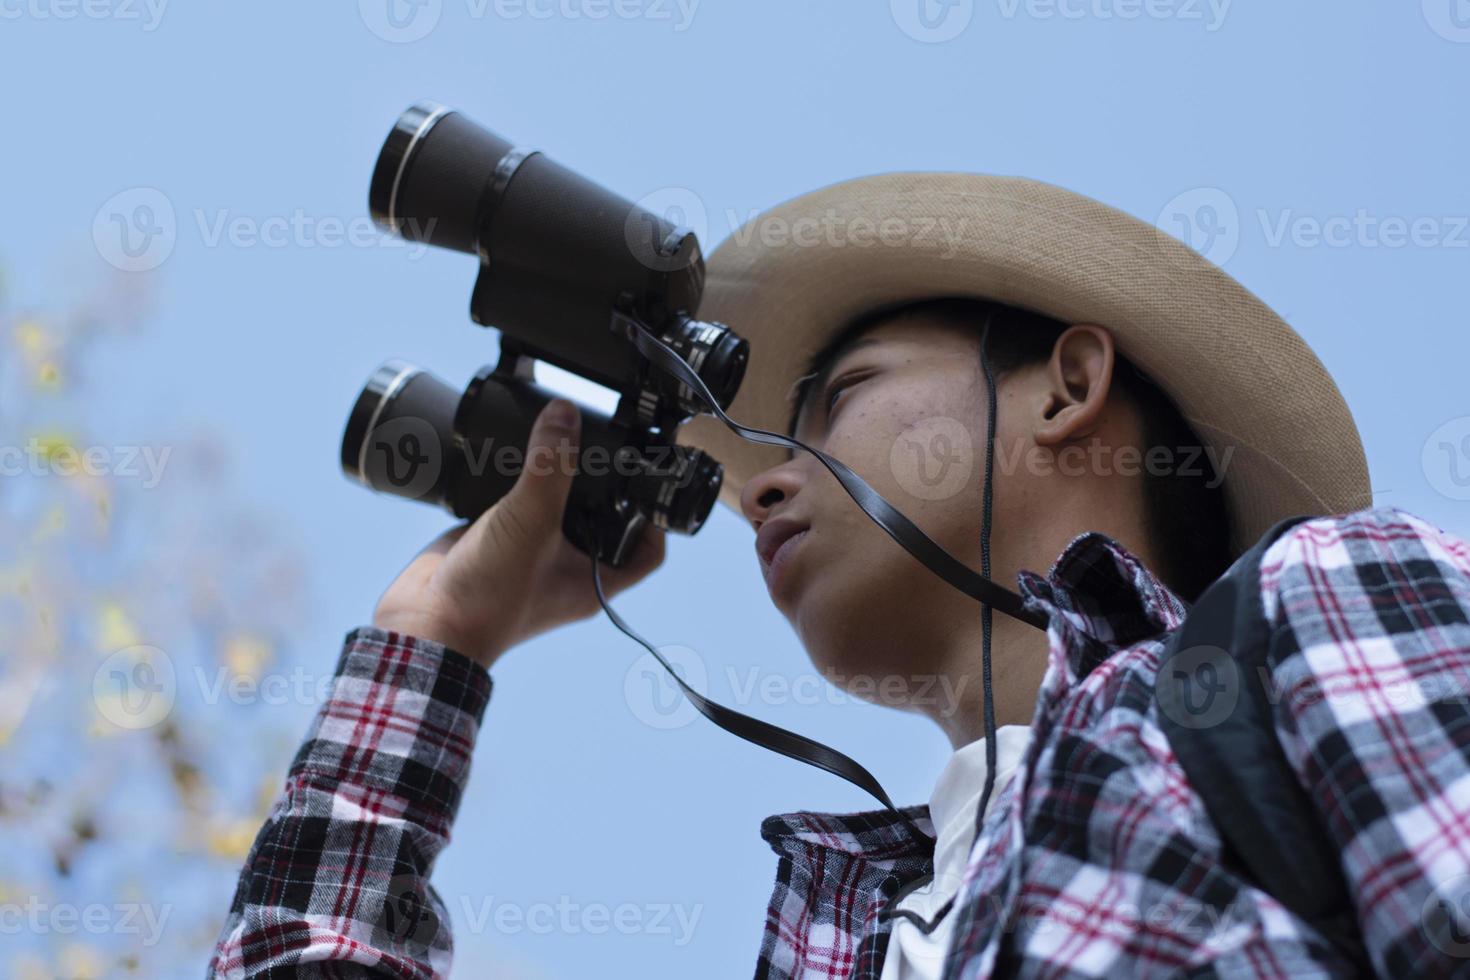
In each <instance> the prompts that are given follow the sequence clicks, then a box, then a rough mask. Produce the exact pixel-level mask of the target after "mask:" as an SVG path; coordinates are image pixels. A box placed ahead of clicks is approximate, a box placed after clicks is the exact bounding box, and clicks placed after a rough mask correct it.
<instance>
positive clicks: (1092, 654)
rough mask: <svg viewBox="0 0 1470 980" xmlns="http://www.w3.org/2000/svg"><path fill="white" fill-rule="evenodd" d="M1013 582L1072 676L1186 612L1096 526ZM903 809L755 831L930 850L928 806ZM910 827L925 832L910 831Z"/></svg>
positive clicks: (886, 853) (878, 851)
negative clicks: (1059, 637) (1058, 645)
mask: <svg viewBox="0 0 1470 980" xmlns="http://www.w3.org/2000/svg"><path fill="white" fill-rule="evenodd" d="M1019 584H1020V590H1021V597H1022V598H1023V599H1024V600H1025V602H1026V606H1027V608H1029V609H1035V610H1038V611H1040V612H1041V613H1042V614H1043V615H1044V616H1046V617H1047V620H1048V624H1049V625H1048V630H1049V631H1054V632H1059V633H1061V634H1063V643H1062V647H1063V649H1064V650H1065V651H1066V658H1067V663H1068V666H1069V667H1070V668H1071V672H1072V675H1073V677H1074V678H1080V677H1084V676H1086V675H1087V674H1088V673H1090V672H1091V671H1092V669H1093V668H1094V667H1096V666H1097V665H1098V664H1100V663H1102V662H1103V661H1104V660H1106V659H1107V658H1108V657H1109V656H1111V655H1112V654H1113V653H1115V652H1117V651H1118V650H1121V649H1124V648H1126V647H1130V646H1133V645H1134V644H1136V643H1139V642H1141V641H1143V640H1146V639H1149V638H1150V637H1154V636H1158V635H1159V634H1161V633H1167V632H1169V631H1171V630H1174V629H1177V628H1178V627H1179V625H1180V624H1181V623H1182V622H1183V621H1184V614H1185V612H1186V611H1187V607H1186V605H1185V603H1184V602H1183V600H1181V599H1180V598H1179V597H1178V596H1176V595H1175V594H1174V593H1173V592H1172V591H1171V590H1170V589H1169V587H1168V586H1166V585H1164V583H1163V582H1162V581H1161V580H1160V579H1159V578H1158V576H1156V575H1154V573H1153V572H1151V571H1149V570H1148V569H1147V568H1145V567H1144V564H1143V562H1141V561H1139V560H1138V558H1137V557H1136V556H1135V555H1133V553H1132V552H1130V551H1128V549H1127V548H1124V547H1123V546H1122V545H1121V544H1119V543H1118V542H1117V541H1114V540H1113V539H1112V538H1110V537H1108V536H1107V535H1106V534H1103V533H1102V532H1100V531H1088V532H1086V533H1085V534H1080V535H1078V536H1077V537H1075V538H1073V539H1072V540H1071V542H1069V543H1068V544H1067V546H1066V547H1065V548H1063V549H1062V553H1061V555H1060V556H1058V558H1057V560H1056V562H1054V563H1053V565H1052V567H1051V571H1049V572H1047V574H1046V575H1044V576H1043V575H1038V574H1036V573H1035V572H1022V573H1021V575H1020V578H1019ZM903 812H904V814H905V815H906V816H907V817H908V820H903V819H900V818H897V817H895V816H894V814H892V813H889V812H888V811H885V810H873V811H868V812H865V813H853V814H840V815H839V814H827V813H813V812H810V811H798V812H795V813H785V814H780V815H778V816H774V817H767V818H766V820H765V821H764V822H763V823H762V825H761V836H762V837H764V838H765V839H766V841H767V842H768V843H769V844H770V845H771V847H772V849H774V850H775V851H776V852H777V853H788V854H794V853H796V852H798V851H799V850H800V849H802V848H803V847H813V846H815V847H819V848H823V849H827V850H833V851H840V852H845V853H847V854H849V855H852V856H854V857H863V858H867V859H869V860H872V859H875V858H877V859H887V860H903V859H913V858H914V857H917V856H920V855H925V856H929V855H932V854H933V848H934V840H933V836H932V835H933V833H934V823H933V822H932V820H931V817H930V811H929V808H928V807H927V806H920V807H909V808H906V809H905V810H904V811H903ZM909 820H911V821H913V824H910V823H909V822H908V821H909ZM915 829H917V830H919V831H920V832H921V833H922V834H923V835H925V836H922V837H917V836H915V834H914V833H913V831H914V830H915Z"/></svg>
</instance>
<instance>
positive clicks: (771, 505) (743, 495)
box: [740, 460, 802, 530]
mask: <svg viewBox="0 0 1470 980" xmlns="http://www.w3.org/2000/svg"><path fill="white" fill-rule="evenodd" d="M801 479H802V478H801V474H800V472H799V471H798V468H797V463H796V460H788V461H787V462H785V463H782V464H781V465H780V466H773V467H771V468H770V469H768V470H762V471H761V472H759V473H757V474H756V475H755V476H753V477H751V478H750V479H749V480H747V481H746V482H745V486H744V487H742V488H741V490H740V512H741V513H742V514H744V515H745V519H746V520H747V521H749V522H750V526H751V527H753V528H755V529H756V530H760V526H761V525H762V524H764V523H765V522H766V521H768V520H770V519H771V517H772V516H774V515H773V512H774V511H775V509H776V508H777V507H779V506H780V505H781V504H782V503H785V502H786V501H789V500H791V499H792V498H793V497H795V496H796V494H797V491H799V490H800V489H801Z"/></svg>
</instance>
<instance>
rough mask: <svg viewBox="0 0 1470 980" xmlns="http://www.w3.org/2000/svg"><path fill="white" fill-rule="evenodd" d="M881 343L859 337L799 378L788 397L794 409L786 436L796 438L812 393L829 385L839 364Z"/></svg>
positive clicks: (876, 339) (837, 349)
mask: <svg viewBox="0 0 1470 980" xmlns="http://www.w3.org/2000/svg"><path fill="white" fill-rule="evenodd" d="M881 343H882V341H881V340H879V339H878V338H877V337H871V336H869V337H859V338H857V339H856V340H854V341H852V342H851V343H848V344H842V345H841V346H839V347H837V348H836V349H834V350H832V351H831V352H829V353H828V354H827V355H826V356H825V357H819V358H818V360H820V361H822V362H824V363H822V365H821V367H819V368H815V369H814V370H812V371H809V372H807V373H806V374H803V375H802V376H801V377H799V378H797V379H796V382H795V383H794V384H793V385H792V386H791V391H790V392H789V393H788V395H787V397H788V398H789V400H790V401H791V402H792V407H791V419H790V421H789V422H788V423H787V426H786V434H787V435H788V436H791V437H793V438H794V437H795V435H796V423H797V421H798V420H799V419H800V418H801V411H802V409H804V408H805V407H806V403H807V401H808V400H810V398H811V396H812V392H814V391H821V390H822V387H823V386H824V385H826V383H827V379H828V378H830V377H831V376H832V371H833V369H835V368H836V367H837V365H838V364H840V363H841V362H842V361H843V360H844V359H845V358H846V357H847V356H848V355H849V354H853V353H856V352H857V351H860V350H862V349H863V348H864V347H875V346H877V345H878V344H881Z"/></svg>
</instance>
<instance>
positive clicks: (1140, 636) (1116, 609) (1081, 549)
mask: <svg viewBox="0 0 1470 980" xmlns="http://www.w3.org/2000/svg"><path fill="white" fill-rule="evenodd" d="M1020 588H1021V597H1022V598H1023V599H1025V600H1026V605H1027V608H1031V609H1035V610H1038V611H1040V612H1041V613H1042V614H1043V615H1045V616H1046V617H1047V619H1048V621H1049V623H1050V624H1051V627H1052V628H1056V627H1058V626H1059V625H1060V626H1061V627H1063V628H1064V629H1065V631H1066V632H1067V633H1069V634H1071V635H1070V636H1069V637H1068V639H1069V640H1070V642H1068V643H1067V644H1066V650H1067V660H1068V666H1070V667H1071V669H1072V672H1073V674H1074V675H1075V676H1076V677H1085V676H1087V674H1088V673H1090V672H1091V671H1092V669H1093V668H1094V667H1096V666H1097V665H1098V664H1100V663H1102V662H1103V661H1104V660H1106V659H1107V658H1108V657H1109V656H1111V655H1112V654H1113V653H1115V652H1116V651H1118V650H1121V649H1124V648H1126V647H1130V646H1133V645H1134V644H1137V643H1140V642H1142V641H1143V640H1147V639H1149V638H1151V637H1154V636H1158V635H1159V634H1161V633H1167V632H1170V631H1171V630H1174V629H1177V628H1178V627H1179V625H1180V623H1182V622H1183V621H1184V614H1185V612H1186V611H1187V606H1186V605H1185V603H1184V601H1183V600H1182V599H1180V598H1179V597H1178V596H1177V595H1175V594H1174V593H1173V591H1171V590H1170V589H1169V587H1168V586H1166V585H1165V584H1164V583H1163V582H1162V581H1161V580H1160V579H1159V577H1158V576H1157V575H1155V574H1154V573H1153V572H1151V571H1149V570H1148V569H1147V568H1146V567H1144V564H1143V562H1141V561H1139V560H1138V558H1137V557H1136V556H1135V555H1134V554H1133V553H1132V552H1130V551H1129V550H1128V549H1127V548H1124V547H1123V546H1122V545H1121V544H1119V543H1118V542H1117V541H1114V540H1113V539H1112V538H1110V537H1108V536H1107V535H1106V534H1103V533H1101V532H1099V531H1088V532H1086V533H1085V534H1080V535H1078V536H1077V537H1075V538H1073V539H1072V541H1071V542H1070V543H1069V544H1068V545H1067V546H1066V547H1065V548H1063V549H1062V553H1061V555H1060V556H1059V557H1058V558H1057V560H1056V562H1055V563H1054V564H1053V565H1052V568H1051V571H1049V572H1048V573H1047V574H1046V575H1045V576H1042V575H1038V574H1036V573H1035V572H1022V573H1021V575H1020Z"/></svg>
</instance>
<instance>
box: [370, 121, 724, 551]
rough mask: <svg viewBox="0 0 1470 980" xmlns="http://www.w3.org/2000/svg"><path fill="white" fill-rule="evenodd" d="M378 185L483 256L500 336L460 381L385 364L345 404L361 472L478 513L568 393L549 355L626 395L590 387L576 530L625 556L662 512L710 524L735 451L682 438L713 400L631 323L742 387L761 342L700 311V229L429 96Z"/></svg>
mask: <svg viewBox="0 0 1470 980" xmlns="http://www.w3.org/2000/svg"><path fill="white" fill-rule="evenodd" d="M368 199H369V206H370V208H371V211H372V215H373V219H374V220H375V221H376V222H377V223H378V225H379V226H380V227H382V228H384V229H385V230H387V231H389V232H391V233H393V234H396V235H400V236H402V237H403V238H405V239H407V240H409V241H414V242H423V243H426V244H429V245H435V246H439V247H442V248H447V249H453V250H455V251H459V252H468V253H472V254H474V255H476V256H478V257H479V260H480V274H479V277H478V279H477V280H476V282H475V287H474V292H473V295H472V297H471V300H470V316H471V318H472V319H473V320H474V321H475V322H476V323H478V324H480V325H482V326H486V327H494V328H496V329H497V330H499V331H500V337H501V340H500V355H499V359H498V361H497V362H496V364H495V365H494V366H493V367H491V366H486V367H484V368H482V369H481V370H480V371H479V372H478V373H477V374H476V375H475V377H474V379H473V380H472V381H471V382H470V383H469V385H468V387H467V388H466V389H465V390H464V391H463V392H458V391H456V390H455V389H454V388H452V387H451V386H450V385H448V384H446V383H444V382H443V381H441V380H439V379H438V378H436V377H434V376H433V375H431V374H429V373H427V372H425V371H423V370H420V369H419V368H417V367H414V366H413V365H410V364H405V363H403V362H399V361H390V362H388V363H387V364H384V365H383V366H382V367H380V368H379V369H378V370H377V371H376V372H375V373H374V374H373V376H372V378H370V379H369V381H368V383H367V384H366V385H365V386H364V388H363V390H362V393H361V394H360V395H359V396H358V398H357V402H356V404H355V405H354V406H353V409H352V412H351V415H350V416H349V418H348V421H347V428H346V431H345V433H344V435H343V439H342V467H343V469H344V471H345V472H346V473H347V474H348V476H350V477H352V478H353V479H356V480H359V481H361V482H362V483H363V484H365V485H366V486H368V487H370V488H371V489H373V490H378V491H381V492H384V493H389V494H393V495H395V496H399V497H405V498H408V499H412V500H419V501H422V502H425V503H429V504H434V505H436V506H439V507H442V508H444V509H445V510H448V511H449V512H451V513H453V514H454V515H455V516H456V517H460V518H463V519H465V520H474V519H475V518H476V517H478V516H479V515H480V514H481V513H483V512H484V511H485V510H487V509H488V508H489V507H490V506H491V505H493V504H494V503H495V502H496V501H497V500H499V499H500V498H501V497H503V496H504V495H505V494H506V493H507V492H508V491H509V490H510V488H511V486H512V485H514V483H515V481H516V479H517V477H518V476H519V474H520V473H521V470H522V469H523V467H524V466H525V465H527V463H528V461H527V460H526V446H527V442H528V440H529V436H530V431H531V425H532V423H533V422H534V420H535V418H536V415H537V414H538V413H539V412H540V410H541V408H542V407H543V406H544V405H545V404H546V403H547V402H548V401H550V400H551V399H552V398H554V397H556V395H555V393H553V392H552V391H550V390H548V389H546V388H544V387H542V386H541V385H538V384H537V383H536V381H535V380H534V373H533V368H534V364H535V362H537V361H544V362H546V363H548V364H552V365H555V366H557V367H559V368H562V369H564V370H566V371H570V372H572V373H574V374H577V375H580V376H581V377H583V378H586V379H587V380H589V381H592V382H594V383H596V384H598V385H601V386H603V387H605V388H610V389H612V390H614V391H615V392H617V393H618V395H619V398H618V403H617V407H616V409H615V410H614V411H613V412H612V413H611V414H610V415H609V414H606V413H603V412H600V411H597V410H595V409H593V408H591V407H589V406H585V405H581V406H579V408H580V409H581V415H582V428H581V432H582V435H581V448H580V451H579V453H578V459H577V461H576V463H575V465H576V467H577V470H576V475H575V476H574V478H573V481H572V486H571V493H570V496H569V498H568V501H567V508H566V512H565V514H564V515H563V520H562V529H563V531H564V533H565V534H566V536H567V538H568V539H569V540H570V541H571V542H572V543H573V544H574V545H576V546H577V547H578V548H580V549H582V550H583V551H585V552H587V553H588V554H590V555H592V556H594V557H596V558H597V559H599V560H600V561H603V562H606V563H608V564H610V565H613V566H617V565H621V564H623V563H624V562H626V560H627V558H628V556H629V554H630V553H631V551H632V548H633V545H634V544H635V543H636V541H637V539H638V536H639V534H640V532H641V531H642V529H643V527H644V525H645V524H647V523H648V522H650V521H652V522H653V523H654V524H655V525H656V526H658V527H660V528H663V529H665V530H668V531H676V532H679V533H682V534H694V533H695V532H697V531H698V530H699V528H700V527H701V526H702V525H703V523H704V521H705V518H706V517H708V515H709V512H710V510H711V508H712V507H713V506H714V503H715V501H716V499H717V498H718V497H719V491H720V482H721V479H722V476H723V467H722V466H721V465H720V463H719V462H718V461H716V460H714V459H712V458H710V457H709V455H708V454H706V453H704V452H702V451H701V450H698V449H692V448H689V447H686V446H679V445H676V444H675V433H676V431H677V429H678V427H679V425H681V424H682V423H683V422H684V421H686V420H687V419H688V418H690V417H691V416H693V415H695V414H697V413H699V412H701V411H705V410H706V406H705V405H704V404H702V402H701V401H700V400H699V399H698V398H697V397H696V395H695V392H694V391H692V390H691V389H690V386H689V385H688V384H686V383H685V381H681V380H680V379H679V378H677V377H676V376H675V375H674V374H673V373H670V372H669V371H666V370H663V369H660V368H659V367H657V366H656V365H654V364H653V363H651V362H650V360H649V359H648V358H647V357H645V356H644V355H643V354H641V353H640V352H639V350H638V348H637V347H636V346H635V344H633V343H632V342H631V341H630V338H631V337H632V336H633V335H634V334H635V333H637V332H638V331H639V330H642V331H646V332H647V333H649V334H652V335H653V336H655V337H657V338H658V339H659V340H661V341H662V343H663V344H665V345H667V346H668V347H669V348H670V349H672V350H673V351H674V352H675V353H676V354H677V355H678V356H679V358H680V359H681V360H682V361H684V363H685V364H687V365H688V367H689V368H690V369H691V370H692V371H693V373H694V375H695V376H697V378H698V379H699V380H700V381H702V382H703V384H704V386H705V387H706V389H707V391H708V393H709V394H711V395H713V397H714V398H715V400H716V401H717V402H718V403H719V406H720V407H721V408H722V409H723V408H725V407H727V406H728V405H729V404H730V402H731V401H733V400H734V398H735V395H736V392H737V391H738V390H739V388H740V382H741V380H742V378H743V377H744V374H745V366H746V363H747V361H748V358H749V352H750V348H749V344H748V343H747V342H746V341H745V340H743V339H742V338H740V337H739V336H738V335H736V334H735V333H734V332H733V331H731V330H730V329H729V328H728V327H726V326H724V325H723V324H719V323H711V322H704V321H701V320H699V319H697V314H698V310H699V302H700V297H701V294H702V292H703V287H704V258H703V256H702V254H701V251H700V245H699V241H698V240H697V238H696V237H695V235H694V233H693V232H692V231H690V230H689V229H688V228H685V227H681V226H678V225H675V224H673V223H671V222H670V221H668V220H666V219H665V217H663V216H661V215H657V214H654V213H652V212H650V211H648V210H646V209H645V208H642V207H639V206H638V205H636V204H634V203H632V202H630V201H627V200H625V199H624V198H622V197H619V196H618V195H616V194H614V193H612V192H611V191H608V190H606V189H604V188H602V187H600V186H598V185H597V184H595V183H592V182H591V181H589V180H587V179H586V178H584V177H582V176H580V175H578V174H577V173H575V172H573V171H571V170H569V169H567V168H566V167H563V166H562V165H561V164H559V163H557V162H555V161H554V160H551V159H549V158H548V157H546V156H545V155H544V154H542V153H540V152H538V151H536V150H534V149H528V148H526V147H523V146H518V145H515V144H512V143H511V142H510V141H508V140H506V139H504V138H502V137H500V136H498V135H496V134H495V133H492V132H490V131H489V130H487V129H484V128H483V127H481V126H479V125H477V124H476V123H474V122H472V121H471V120H469V119H467V118H465V117H464V116H463V115H461V114H460V113H458V112H455V111H454V110H452V109H448V108H445V107H443V106H439V105H435V104H432V103H420V104H419V105H416V106H414V107H412V108H411V109H409V110H408V111H407V112H405V113H404V114H403V115H402V116H401V117H399V119H398V121H397V123H396V124H395V125H394V127H393V130H392V131H391V132H390V133H389V134H388V138H387V140H386V141H385V142H384V145H383V149H382V151H381V153H380V154H379V156H378V161H377V165H376V166H375V168H374V171H373V176H372V182H371V187H370V190H369V194H368ZM551 465H572V464H571V463H570V462H568V461H566V460H562V461H556V462H553V463H552V464H551Z"/></svg>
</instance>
